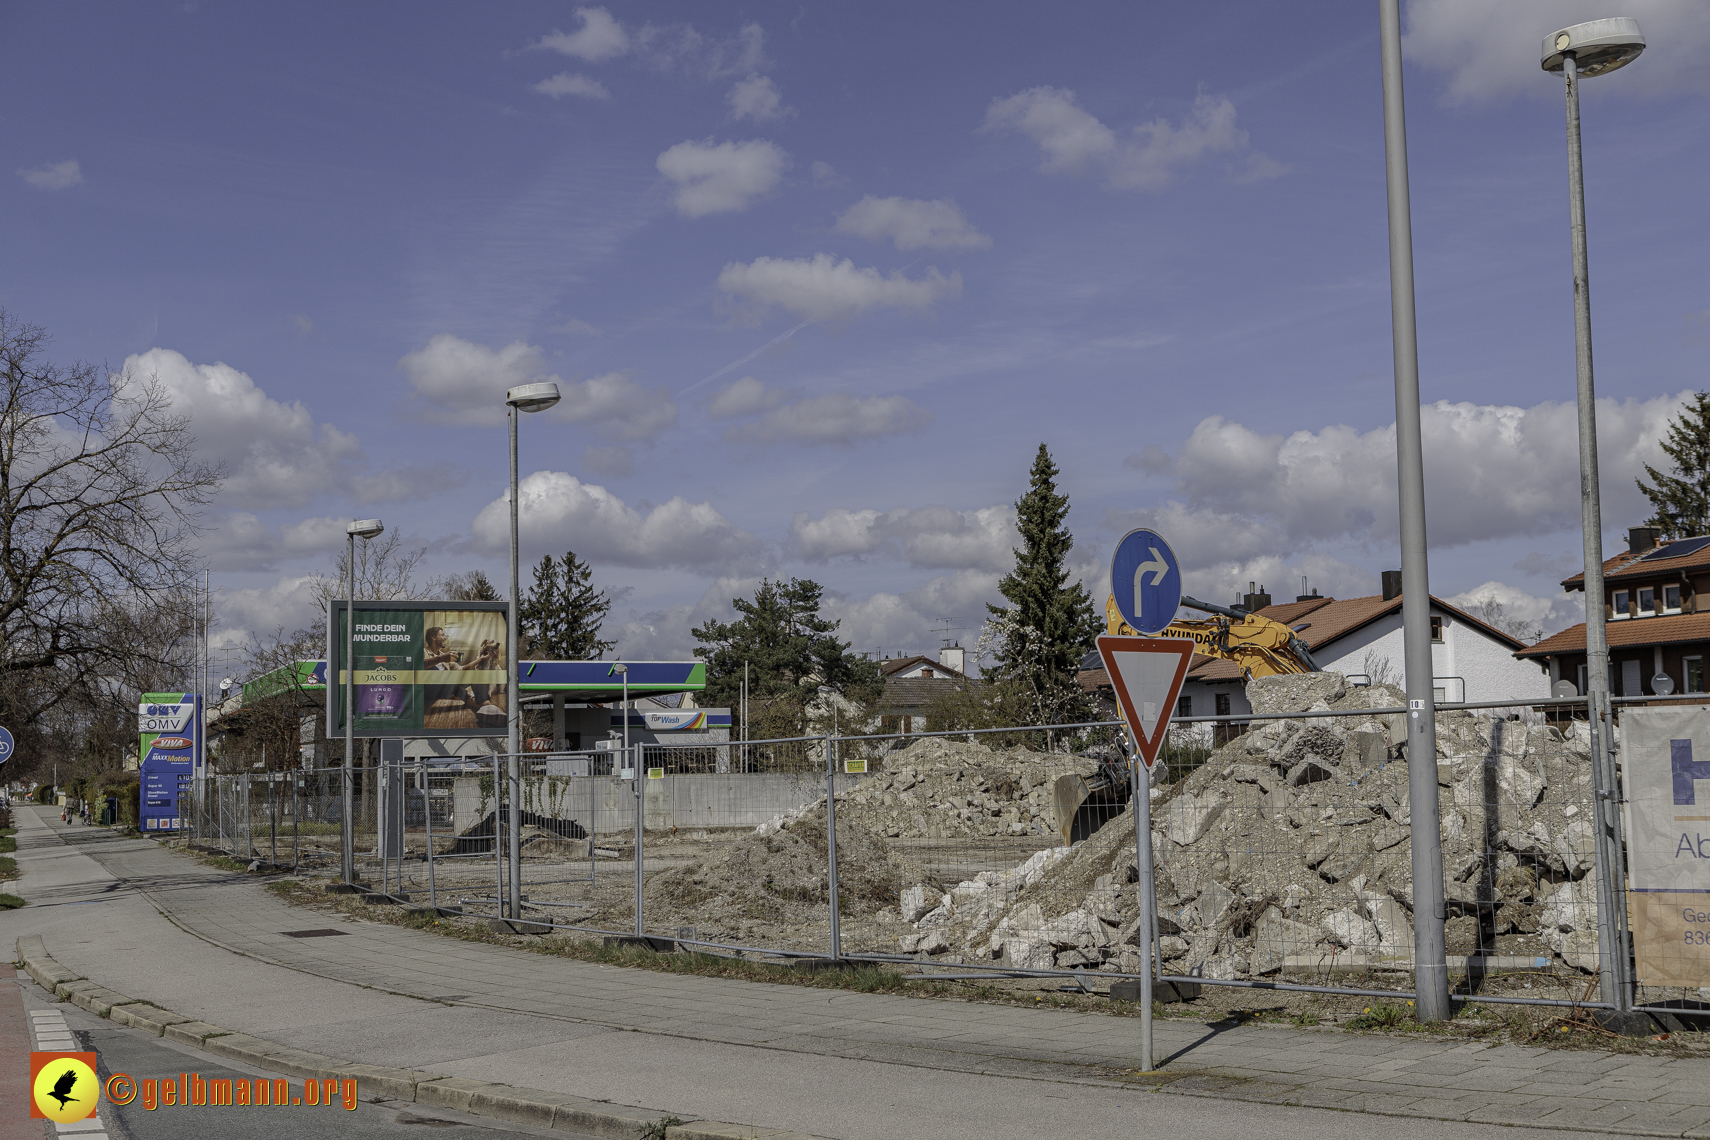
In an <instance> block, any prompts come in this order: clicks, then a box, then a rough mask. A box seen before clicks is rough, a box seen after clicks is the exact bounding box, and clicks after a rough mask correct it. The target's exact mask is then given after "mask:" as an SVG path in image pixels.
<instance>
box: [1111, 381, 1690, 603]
mask: <svg viewBox="0 0 1710 1140" xmlns="http://www.w3.org/2000/svg"><path fill="white" fill-rule="evenodd" d="M1683 398H1684V396H1683V395H1677V396H1661V397H1656V398H1654V399H1650V400H1628V401H1624V402H1617V401H1614V400H1599V401H1598V408H1597V416H1598V435H1599V440H1600V445H1601V446H1600V459H1601V469H1602V477H1603V505H1604V512H1605V517H1606V518H1610V519H1627V518H1634V519H1636V518H1643V517H1645V516H1646V515H1648V514H1649V513H1650V507H1649V504H1648V503H1647V502H1646V501H1645V499H1644V497H1643V496H1642V495H1641V494H1640V493H1639V491H1638V490H1637V488H1636V487H1635V485H1634V479H1635V478H1636V477H1638V476H1640V475H1643V473H1644V471H1643V466H1642V465H1643V464H1645V463H1651V464H1653V465H1656V464H1664V465H1666V460H1664V459H1663V457H1662V456H1661V452H1660V448H1659V447H1658V444H1657V440H1658V439H1659V438H1660V437H1661V435H1662V434H1663V432H1664V430H1666V427H1667V423H1668V420H1669V418H1670V417H1671V416H1672V415H1674V414H1676V413H1677V412H1678V411H1679V408H1680V406H1681V401H1682V399H1683ZM1422 432H1423V436H1424V450H1425V496H1426V508H1427V511H1428V520H1427V526H1428V531H1429V536H1430V541H1431V545H1432V547H1433V549H1444V548H1448V547H1454V546H1463V545H1467V544H1470V543H1474V542H1480V541H1485V540H1490V539H1509V538H1513V537H1516V536H1521V535H1547V534H1553V533H1557V532H1560V531H1565V530H1577V528H1578V525H1579V454H1578V444H1577V439H1578V435H1577V414H1576V411H1575V408H1574V405H1572V404H1555V403H1543V404H1538V405H1535V406H1533V407H1530V408H1519V407H1512V406H1503V405H1480V404H1471V403H1449V402H1447V401H1443V402H1439V403H1435V404H1430V405H1427V406H1426V407H1425V408H1424V409H1423V416H1422ZM1175 471H1176V472H1177V474H1178V478H1177V481H1176V484H1175V497H1174V498H1173V499H1172V500H1170V501H1168V502H1166V503H1163V504H1161V505H1159V506H1156V507H1152V508H1149V509H1147V510H1142V511H1131V512H1109V513H1108V514H1107V516H1106V519H1105V523H1106V525H1107V526H1109V527H1111V528H1113V529H1127V528H1129V527H1131V526H1151V527H1153V528H1154V529H1156V530H1158V531H1159V532H1160V533H1162V534H1165V535H1167V536H1169V538H1170V541H1171V543H1172V545H1174V546H1175V548H1176V552H1177V554H1178V555H1179V556H1180V557H1181V558H1182V560H1183V563H1184V567H1185V568H1186V569H1187V570H1189V571H1190V572H1192V573H1190V589H1207V590H1217V591H1222V592H1223V595H1222V596H1224V597H1228V596H1231V594H1232V592H1233V591H1234V588H1235V587H1236V586H1237V585H1241V586H1244V585H1245V583H1246V581H1247V580H1248V579H1249V578H1252V579H1258V580H1261V581H1267V584H1269V585H1273V586H1275V585H1277V584H1278V583H1279V582H1283V581H1286V580H1287V579H1288V578H1289V577H1290V576H1292V575H1295V574H1300V573H1306V574H1309V575H1311V576H1313V581H1314V584H1318V585H1320V587H1321V588H1322V589H1324V590H1325V592H1331V590H1337V591H1341V590H1345V589H1349V588H1353V589H1355V590H1356V592H1357V593H1358V594H1362V595H1363V594H1369V593H1374V592H1375V591H1376V588H1377V586H1376V583H1375V582H1373V581H1370V580H1369V579H1370V574H1369V572H1367V571H1361V570H1357V569H1355V568H1354V567H1352V566H1350V565H1348V564H1347V563H1343V562H1339V561H1337V560H1336V559H1334V558H1332V557H1331V556H1330V555H1329V554H1328V553H1327V552H1326V548H1327V547H1338V546H1341V547H1350V546H1351V547H1379V548H1382V549H1391V550H1393V549H1394V548H1395V546H1396V544H1397V542H1398V532H1397V523H1396V519H1397V512H1398V507H1397V498H1396V484H1395V429H1394V426H1393V425H1390V426H1388V427H1383V428H1378V429H1375V430H1372V431H1367V432H1360V431H1357V430H1356V429H1354V428H1351V427H1347V426H1344V425H1332V426H1329V427H1326V428H1323V429H1321V430H1319V431H1316V432H1309V431H1299V432H1295V433H1293V434H1292V435H1287V436H1284V435H1280V434H1279V435H1266V434H1262V433H1259V432H1256V431H1253V430H1252V429H1250V428H1248V427H1246V426H1244V425H1242V424H1238V423H1232V422H1229V421H1227V420H1225V419H1223V418H1222V417H1220V416H1213V417H1210V418H1208V419H1205V420H1202V421H1201V422H1200V423H1199V425H1198V426H1197V427H1195V428H1194V430H1193V432H1192V433H1191V434H1190V435H1189V437H1188V438H1187V440H1186V441H1184V442H1183V444H1182V446H1181V448H1180V450H1179V452H1178V453H1177V456H1176V460H1175ZM1314 559H1317V560H1318V561H1317V563H1316V568H1313V567H1314V564H1313V560H1314ZM1544 568H1545V567H1544V561H1543V560H1542V559H1540V560H1539V565H1538V567H1537V569H1539V570H1543V569H1544ZM1193 573H1198V574H1200V575H1202V576H1201V577H1200V578H1198V579H1196V578H1194V577H1193ZM1320 579H1323V580H1322V581H1320ZM1349 579H1355V580H1353V581H1348V584H1347V585H1344V584H1342V583H1343V582H1344V581H1346V580H1349ZM1287 593H1288V594H1289V596H1293V591H1292V590H1289V591H1287ZM1200 596H1202V597H1203V596H1204V595H1200ZM1209 600H1213V601H1215V600H1218V599H1217V596H1216V595H1215V594H1214V596H1213V597H1212V598H1211V599H1209Z"/></svg>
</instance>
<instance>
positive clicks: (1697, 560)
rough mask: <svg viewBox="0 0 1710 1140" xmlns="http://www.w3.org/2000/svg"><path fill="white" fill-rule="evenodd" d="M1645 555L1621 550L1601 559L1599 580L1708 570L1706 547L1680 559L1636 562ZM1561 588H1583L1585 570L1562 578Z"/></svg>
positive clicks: (1708, 548)
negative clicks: (1601, 565)
mask: <svg viewBox="0 0 1710 1140" xmlns="http://www.w3.org/2000/svg"><path fill="white" fill-rule="evenodd" d="M1665 545H1666V544H1665ZM1655 549H1656V547H1652V548H1651V550H1655ZM1649 553H1651V551H1650V550H1641V551H1640V552H1639V553H1637V554H1634V553H1632V552H1631V551H1627V550H1623V551H1621V552H1620V553H1619V554H1617V555H1615V556H1614V557H1612V558H1606V559H1604V561H1603V580H1604V581H1606V582H1607V581H1609V580H1610V579H1612V578H1622V579H1631V578H1649V577H1651V576H1652V575H1664V574H1674V573H1677V572H1678V571H1681V570H1705V569H1710V545H1706V546H1704V547H1702V548H1700V549H1698V550H1695V551H1693V552H1692V553H1691V554H1687V555H1684V556H1682V557H1680V558H1653V559H1650V560H1649V561H1640V560H1641V559H1643V558H1644V556H1645V555H1646V554H1649ZM1562 589H1564V590H1583V589H1585V571H1583V570H1582V571H1580V572H1579V573H1578V574H1575V575H1573V576H1572V577H1571V578H1563V579H1562Z"/></svg>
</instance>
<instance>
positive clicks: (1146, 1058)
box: [1129, 750, 1158, 1073]
mask: <svg viewBox="0 0 1710 1140" xmlns="http://www.w3.org/2000/svg"><path fill="white" fill-rule="evenodd" d="M1129 779H1130V780H1131V781H1132V782H1133V786H1134V790H1133V792H1132V795H1131V798H1130V800H1129V802H1130V803H1132V804H1133V805H1134V866H1135V867H1136V868H1137V869H1138V871H1139V880H1140V881H1139V882H1138V883H1136V884H1135V890H1136V891H1137V892H1138V894H1139V896H1140V899H1139V901H1140V925H1139V927H1138V929H1139V930H1140V931H1141V932H1142V934H1143V935H1144V937H1145V939H1146V953H1145V955H1144V957H1145V959H1146V963H1145V965H1144V966H1142V967H1141V969H1140V1071H1141V1072H1142V1073H1149V1072H1151V1071H1152V1068H1153V1064H1152V978H1153V975H1154V970H1153V961H1152V921H1153V919H1152V912H1153V910H1155V909H1156V907H1157V904H1158V892H1157V884H1156V880H1155V879H1154V878H1153V875H1154V872H1153V868H1152V778H1151V772H1150V771H1149V770H1148V769H1147V768H1146V765H1144V764H1143V763H1141V762H1140V755H1139V751H1138V750H1136V751H1135V755H1134V759H1133V761H1132V763H1130V764H1129Z"/></svg>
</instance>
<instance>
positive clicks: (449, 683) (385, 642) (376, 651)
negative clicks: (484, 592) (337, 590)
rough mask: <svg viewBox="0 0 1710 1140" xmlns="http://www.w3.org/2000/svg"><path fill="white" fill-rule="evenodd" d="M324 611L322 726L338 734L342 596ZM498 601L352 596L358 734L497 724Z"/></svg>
mask: <svg viewBox="0 0 1710 1140" xmlns="http://www.w3.org/2000/svg"><path fill="white" fill-rule="evenodd" d="M330 609H331V612H330V613H329V615H328V629H327V644H328V645H329V646H330V647H331V650H332V653H331V658H332V667H331V668H330V669H328V670H327V677H326V679H327V681H328V682H329V684H328V685H327V735H328V736H342V735H343V734H344V717H345V709H344V699H345V698H344V691H345V681H346V669H347V666H346V663H345V660H344V649H345V603H344V602H342V601H335V602H333V603H332V606H331V607H330ZM505 611H506V605H505V603H504V602H358V603H357V604H356V625H355V633H354V636H353V638H352V640H353V642H354V645H353V647H352V650H351V653H352V656H353V657H354V658H355V660H354V663H353V664H354V669H352V670H351V677H352V678H353V680H354V684H355V687H356V715H355V717H354V718H353V723H354V726H355V733H356V735H357V736H417V737H420V736H492V735H494V734H495V733H498V732H503V731H504V730H505V725H506V718H507V715H508V711H507V710H508V709H509V707H510V705H509V695H508V694H507V693H506V692H505V681H506V666H507V664H508V662H509V648H508V647H507V646H506V644H505Z"/></svg>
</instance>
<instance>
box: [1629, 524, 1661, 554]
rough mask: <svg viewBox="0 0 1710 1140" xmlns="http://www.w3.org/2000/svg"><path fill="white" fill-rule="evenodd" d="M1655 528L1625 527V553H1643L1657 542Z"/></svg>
mask: <svg viewBox="0 0 1710 1140" xmlns="http://www.w3.org/2000/svg"><path fill="white" fill-rule="evenodd" d="M1657 535H1658V531H1657V528H1656V527H1654V526H1633V527H1628V528H1627V553H1628V554H1643V553H1645V551H1647V550H1649V549H1650V548H1651V547H1653V546H1655V545H1656V544H1657Z"/></svg>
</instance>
